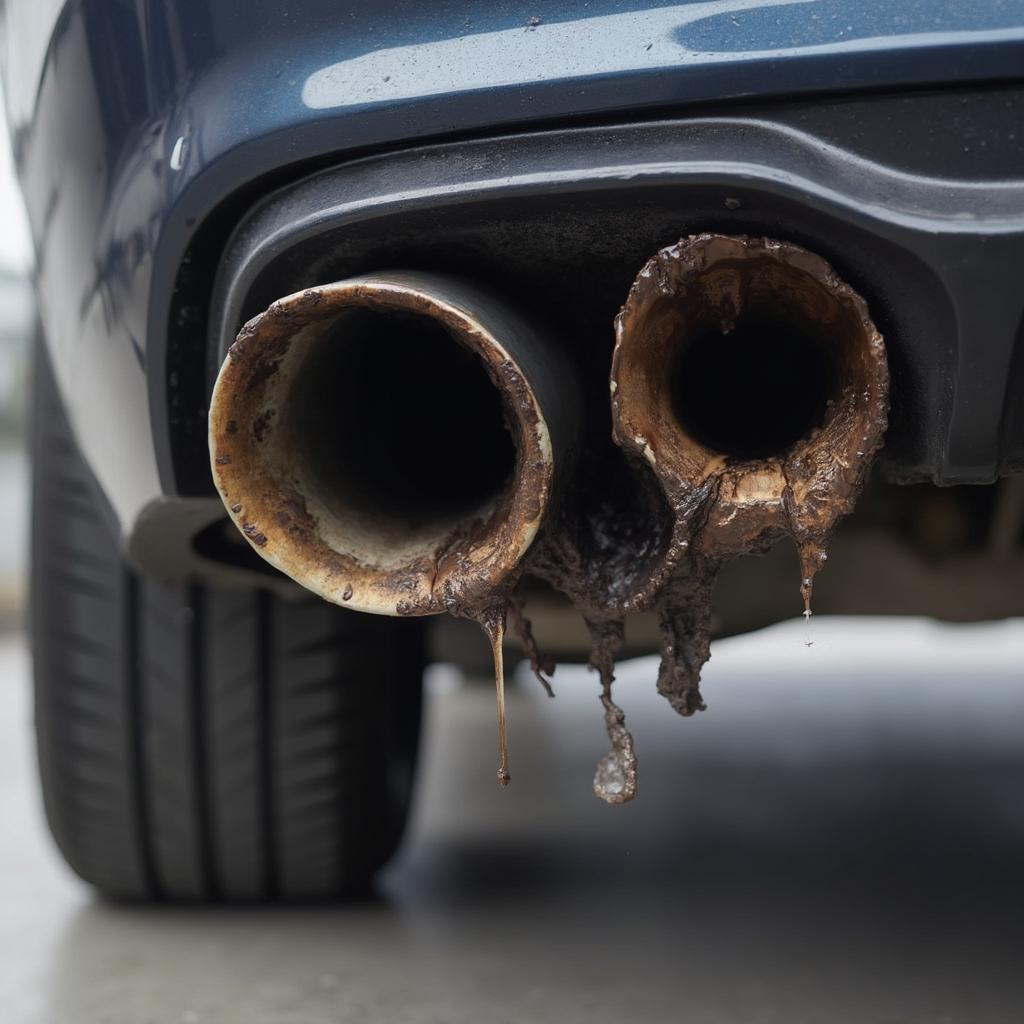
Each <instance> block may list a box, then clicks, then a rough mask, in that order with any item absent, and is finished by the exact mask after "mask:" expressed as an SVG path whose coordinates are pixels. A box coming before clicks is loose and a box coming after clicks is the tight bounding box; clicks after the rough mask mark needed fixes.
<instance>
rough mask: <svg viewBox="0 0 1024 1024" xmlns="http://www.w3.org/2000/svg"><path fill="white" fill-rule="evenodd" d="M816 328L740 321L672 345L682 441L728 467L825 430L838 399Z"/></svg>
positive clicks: (764, 318) (828, 353)
mask: <svg viewBox="0 0 1024 1024" xmlns="http://www.w3.org/2000/svg"><path fill="white" fill-rule="evenodd" d="M818 330H820V326H819V325H814V324H804V323H800V322H799V321H794V320H791V319H790V320H785V319H782V318H780V317H778V316H776V315H772V314H771V313H770V312H767V311H765V312H754V311H751V312H749V313H745V314H744V315H743V316H741V317H740V318H739V319H738V320H737V322H736V325H735V326H734V327H733V328H732V329H731V330H729V331H728V333H725V332H724V331H723V329H722V328H721V326H712V325H708V326H705V327H703V328H702V329H698V330H697V331H694V332H692V333H691V334H690V336H689V337H686V336H685V334H686V328H685V326H684V325H680V331H681V333H683V334H684V336H683V337H682V338H681V339H679V340H677V341H676V342H675V344H676V345H677V346H678V350H677V353H676V356H675V358H674V360H673V364H672V367H671V369H670V371H669V380H668V387H669V390H670V399H671V402H672V411H673V414H674V416H675V418H676V421H677V422H678V424H679V426H680V427H681V428H682V430H683V432H684V433H685V434H688V435H689V436H690V437H692V438H693V439H694V440H695V441H697V442H698V443H700V444H702V445H704V446H705V447H706V448H709V449H711V450H712V451H716V452H720V453H721V454H722V455H726V456H728V457H729V458H732V459H738V460H749V459H762V458H765V457H767V456H769V455H778V454H779V453H781V452H785V451H788V450H789V449H790V448H791V447H792V446H793V445H794V444H795V443H796V442H797V441H799V440H800V439H801V438H802V437H805V436H806V435H808V434H810V433H811V432H812V431H813V430H815V429H816V428H820V427H822V426H823V424H824V421H825V417H826V414H827V412H828V409H829V407H830V404H833V403H834V401H835V399H836V398H837V397H838V384H839V367H838V366H837V359H836V354H835V352H834V351H833V350H831V349H830V347H828V346H827V345H824V344H823V343H822V339H821V338H820V337H818V336H817V334H816V331H818Z"/></svg>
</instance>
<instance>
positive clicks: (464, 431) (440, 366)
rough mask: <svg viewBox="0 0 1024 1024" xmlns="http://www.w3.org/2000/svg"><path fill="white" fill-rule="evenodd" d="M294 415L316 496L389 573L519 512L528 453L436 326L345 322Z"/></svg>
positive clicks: (353, 314) (328, 342)
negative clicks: (523, 459)
mask: <svg viewBox="0 0 1024 1024" xmlns="http://www.w3.org/2000/svg"><path fill="white" fill-rule="evenodd" d="M287 410H288V411H287V413H286V416H285V422H284V424H283V428H284V430H285V431H286V433H287V435H288V443H289V444H290V446H291V448H292V451H293V452H294V453H295V456H294V457H295V458H297V459H298V460H300V461H301V462H302V463H303V468H302V474H303V478H304V480H305V482H306V491H307V493H308V494H309V495H310V497H311V498H312V499H313V500H314V501H315V502H316V503H318V504H319V505H321V506H322V507H323V508H324V509H326V510H327V511H328V512H329V513H330V514H331V516H332V517H334V519H335V520H337V522H338V523H339V524H345V528H347V530H348V531H350V532H353V533H354V532H358V533H359V534H361V535H362V536H363V537H365V538H366V540H367V542H368V543H371V544H374V545H376V546H377V548H378V549H379V553H378V555H377V558H378V561H379V562H382V561H383V559H385V558H387V559H388V561H390V562H392V563H394V564H398V563H401V562H402V561H403V560H404V559H406V558H408V557H410V555H411V554H415V552H417V551H418V550H420V549H421V548H422V547H423V545H424V544H425V543H430V542H431V541H432V540H433V541H439V540H441V541H443V539H444V537H445V536H447V535H448V534H449V533H451V531H452V530H453V529H454V528H456V527H457V526H458V524H460V523H462V522H463V521H472V520H473V519H476V518H481V517H482V518H486V513H487V511H488V510H489V509H491V508H492V507H493V506H495V505H497V504H500V503H501V502H502V501H507V500H508V494H507V492H508V490H509V489H510V487H511V485H512V479H513V475H514V471H515V464H516V448H515V444H514V442H513V439H512V435H511V433H510V428H509V426H508V421H509V418H510V417H509V413H508V411H507V409H506V407H505V402H504V400H503V398H502V395H501V392H500V391H499V390H498V389H497V388H496V387H495V385H494V384H493V383H492V381H491V379H490V377H488V375H487V370H486V368H485V366H484V363H483V361H482V359H481V358H480V357H479V355H477V354H476V353H474V352H472V351H470V350H468V349H467V348H466V347H465V346H464V344H462V343H460V341H459V340H458V339H457V338H455V337H453V335H452V333H451V331H450V330H449V329H448V328H446V327H444V326H443V325H441V324H439V323H438V322H437V321H435V320H433V319H431V318H429V317H427V316H424V315H421V314H417V313H403V312H400V311H389V312H384V311H380V310H373V309H353V310H349V311H347V312H345V313H342V314H341V315H340V316H338V317H337V318H336V319H335V320H334V321H333V322H332V323H331V324H330V325H329V326H327V327H326V328H325V329H324V330H323V331H322V332H321V333H320V335H319V337H318V338H317V339H316V340H315V341H314V342H312V343H311V344H310V345H309V347H308V351H307V354H306V356H305V358H304V360H303V363H302V365H301V366H300V367H299V369H298V370H297V372H296V376H295V380H294V383H293V384H292V389H291V395H290V398H289V401H288V405H287ZM385 551H386V552H387V554H386V555H385V554H384V552H385Z"/></svg>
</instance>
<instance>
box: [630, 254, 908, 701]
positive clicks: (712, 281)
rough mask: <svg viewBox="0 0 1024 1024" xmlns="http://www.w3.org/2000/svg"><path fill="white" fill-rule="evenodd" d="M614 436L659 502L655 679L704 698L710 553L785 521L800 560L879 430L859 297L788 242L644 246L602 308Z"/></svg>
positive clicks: (806, 583) (853, 485) (875, 340)
mask: <svg viewBox="0 0 1024 1024" xmlns="http://www.w3.org/2000/svg"><path fill="white" fill-rule="evenodd" d="M615 330H616V344H615V352H614V356H613V364H612V374H611V392H612V422H613V433H614V437H615V440H616V442H617V443H618V444H619V445H620V446H621V447H622V448H623V449H624V450H626V451H627V452H630V453H632V454H633V455H634V456H636V457H637V458H638V459H641V460H643V461H645V462H646V463H647V464H648V465H649V467H650V469H651V471H652V472H653V474H654V476H655V477H656V478H657V480H658V483H659V485H660V487H661V489H662V491H663V493H664V495H665V497H666V499H667V501H668V503H669V505H670V506H671V509H672V512H673V516H674V520H675V526H674V531H673V541H672V545H671V550H670V552H669V554H668V556H667V557H666V558H665V559H664V561H663V564H662V566H661V567H660V568H659V571H658V573H657V574H656V575H655V576H652V578H651V579H650V580H649V581H647V583H646V585H645V586H646V591H645V593H643V594H642V595H640V596H639V597H638V600H637V603H643V604H656V605H657V607H658V609H659V612H660V615H661V620H662V631H663V637H664V639H663V650H662V655H663V658H662V671H661V675H660V678H659V684H658V686H659V690H660V691H661V692H662V693H664V694H665V695H666V696H667V697H668V698H669V699H670V701H671V702H672V704H673V706H674V707H676V709H677V710H679V711H680V712H681V713H683V714H691V713H692V712H693V711H695V710H700V709H701V708H703V706H704V705H703V702H702V700H701V698H700V693H699V689H698V682H699V673H700V668H701V666H702V665H703V663H704V662H705V661H706V660H707V657H708V653H709V641H708V634H709V627H710V622H709V606H710V593H711V588H712V586H713V582H714V578H715V576H716V574H717V569H718V566H719V565H720V564H721V561H722V560H723V559H725V558H729V557H732V556H735V555H739V554H743V553H746V552H759V551H763V550H765V549H766V548H767V547H768V546H769V545H770V544H771V543H772V542H773V541H774V540H776V539H777V538H779V537H780V536H782V535H784V534H789V535H790V536H792V537H793V539H794V541H795V542H796V544H797V548H798V551H799V555H800V567H801V577H800V578H801V584H800V591H801V594H802V596H803V600H804V610H805V614H806V615H808V616H809V615H810V601H811V588H812V585H813V580H814V576H815V573H816V572H817V571H818V569H820V568H821V566H822V564H823V563H824V561H825V558H826V557H827V553H826V547H827V543H828V539H829V537H830V536H831V533H832V531H833V529H834V528H835V526H836V524H837V522H838V521H839V519H840V518H841V517H842V516H843V515H845V514H847V513H848V512H850V511H851V510H852V508H853V505H854V502H855V500H856V498H857V495H858V494H859V492H860V489H861V487H862V486H863V484H864V482H865V479H866V477H867V474H868V470H869V469H870V466H871V463H872V461H873V459H874V457H875V454H876V453H877V451H878V449H879V447H880V446H881V444H882V438H883V435H884V433H885V428H886V424H887V417H888V390H889V374H888V369H887V365H886V358H885V346H884V344H883V341H882V337H881V335H880V334H879V332H878V331H877V329H876V328H875V325H874V324H873V323H872V321H871V318H870V315H869V313H868V309H867V305H866V303H865V302H864V300H863V299H862V298H861V297H860V296H859V295H858V294H857V293H856V292H855V291H854V290H853V289H852V288H851V287H850V286H849V285H848V284H846V283H844V282H843V281H842V280H840V279H839V277H838V276H837V275H836V273H835V271H834V270H833V269H832V268H831V267H830V266H829V264H828V263H826V262H825V260H823V259H822V258H821V257H819V256H816V255H815V254H813V253H811V252H808V251H807V250H806V249H802V248H801V247H799V246H797V245H793V244H791V243H788V242H778V241H773V240H771V239H766V238H748V237H733V236H727V235H717V234H702V235H695V236H691V237H690V238H686V239H683V240H682V241H680V242H679V243H678V244H676V245H672V246H669V247H668V248H665V249H662V250H661V251H660V252H659V253H657V254H656V255H655V256H654V257H653V258H652V259H651V260H649V261H648V263H647V264H646V265H645V266H644V268H643V269H642V270H641V271H640V274H639V276H638V277H637V279H636V281H635V282H634V284H633V287H632V289H631V291H630V293H629V297H628V298H627V300H626V303H625V305H624V306H623V308H622V310H621V312H620V313H619V315H618V317H617V318H616V323H615Z"/></svg>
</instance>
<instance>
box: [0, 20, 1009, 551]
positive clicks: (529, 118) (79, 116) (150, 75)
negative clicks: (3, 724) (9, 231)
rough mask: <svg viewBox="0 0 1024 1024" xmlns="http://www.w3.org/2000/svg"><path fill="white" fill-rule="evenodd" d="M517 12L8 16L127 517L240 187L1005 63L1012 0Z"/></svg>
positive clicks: (61, 331) (21, 139)
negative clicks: (476, 137)
mask: <svg viewBox="0 0 1024 1024" xmlns="http://www.w3.org/2000/svg"><path fill="white" fill-rule="evenodd" d="M534 7H535V9H532V8H528V7H526V6H524V5H523V4H521V3H518V2H514V3H513V2H494V0H449V2H437V3H433V2H432V3H422V2H419V0H392V2H387V0H373V2H369V0H356V2H348V3H340V2H339V0H302V2H289V0H204V2H181V3H174V4H169V3H165V2H162V0H73V2H71V3H68V4H67V5H66V6H65V8H64V9H63V10H62V11H61V12H60V14H59V16H58V17H56V19H55V22H54V24H53V33H52V39H51V40H50V43H49V45H48V46H47V47H46V48H45V50H44V49H43V48H42V47H37V48H32V47H27V48H26V53H22V50H21V48H22V45H23V43H24V38H23V32H22V31H20V30H19V31H13V32H11V33H10V34H9V35H8V38H7V40H6V44H5V45H6V48H7V52H8V56H7V59H6V61H5V64H6V68H7V89H8V106H9V109H10V112H11V120H12V132H13V138H14V145H15V154H16V158H17V162H18V166H19V171H20V174H21V178H22V182H23V186H24V190H25V194H26V199H27V202H28V207H29V213H30V219H31V222H32V226H33V231H34V235H35V242H36V247H37V254H38V265H39V287H40V293H41V296H42V306H41V309H42V316H43V320H44V325H45V328H46V333H47V337H48V338H49V341H50V344H51V346H52V347H53V350H54V354H55V363H56V366H57V373H58V378H59V381H60V384H61V387H62V389H63V392H64V394H65V396H66V398H67V400H68V405H69V411H70V414H71V418H72V422H73V424H74V425H75V427H76V430H77V431H78V434H79V437H80V438H81V440H82V442H83V445H84V448H85V451H86V454H87V457H88V458H89V460H90V462H91V463H92V465H93V467H94V469H95V470H96V472H97V475H98V476H99V479H100V481H101V483H102V484H103V486H104V488H105V489H106V490H107V492H108V494H109V495H110V496H111V499H112V501H113V504H114V506H115V509H116V511H117V513H118V515H119V517H120V519H121V522H122V526H123V527H124V529H125V530H126V531H127V530H130V529H131V527H132V524H133V523H134V522H135V520H136V519H137V517H138V516H139V515H140V514H141V512H142V511H143V509H144V508H145V507H146V505H147V504H149V503H150V502H151V501H153V500H156V499H157V498H158V497H159V496H160V495H161V494H167V493H173V492H174V490H175V481H174V479H173V473H172V470H171V463H170V458H169V450H168V447H169V440H168V430H169V428H168V422H169V417H170V416H171V415H172V414H173V409H169V408H168V406H167V388H166V380H165V373H166V361H165V357H166V343H167V325H168V316H169V310H170V308H171V307H170V296H171V290H172V288H173V285H174V281H175V278H176V275H177V273H178V269H179V266H180V263H181V260H182V258H183V256H184V254H185V252H186V249H187V246H188V244H189V241H190V239H191V238H192V237H193V235H194V233H195V231H196V230H197V229H198V228H199V227H200V226H201V225H202V224H203V223H204V222H205V221H206V220H207V218H208V217H209V216H210V215H211V214H212V213H213V212H214V211H216V210H217V209H218V208H219V207H220V204H221V203H222V202H223V201H224V200H225V199H226V198H227V197H228V196H229V195H231V194H232V193H233V192H235V191H236V190H238V189H239V188H241V187H242V186H244V185H246V184H247V183H249V182H253V181H256V180H257V179H260V178H261V177H262V176H263V175H266V174H268V173H270V172H275V171H279V170H281V169H282V168H296V169H298V168H300V167H301V166H302V165H303V163H304V162H306V161H310V160H315V159H320V158H324V157H326V156H328V155H331V156H333V157H336V158H337V159H339V160H340V159H344V158H346V157H347V156H350V155H352V154H355V153H362V152H366V151H368V150H374V149H380V148H383V147H400V146H403V145H406V144H408V143H410V142H412V141H416V140H422V139H425V138H427V137H431V136H439V135H449V134H452V133H459V134H466V133H475V132H487V133H498V132H501V131H505V130H510V129H513V128H517V127H521V126H525V125H531V124H538V123H550V122H552V121H560V122H571V121H574V120H580V119H583V118H593V117H612V116H615V117H620V118H630V117H636V116H641V115H642V114H643V113H644V112H645V111H652V110H673V111H679V110H683V109H686V110H692V109H694V108H697V107H699V105H700V104H704V103H708V102H712V101H720V100H725V99H730V98H737V97H768V96H795V95H799V94H808V93H815V92H833V91H839V90H861V89H894V88H900V87H906V86H919V85H928V84H935V83H950V82H953V81H960V82H969V81H985V80H994V79H1002V78H1012V77H1016V78H1019V77H1022V75H1024V2H1022V0H987V2H985V3H971V4H968V3H963V2H962V0H917V2H901V3H892V2H890V0H874V2H863V0H861V2H853V0H786V2H782V0H706V2H697V3H652V2H650V0H648V2H636V0H589V2H584V0H564V2H561V3H559V4H557V5H554V4H551V3H549V2H546V0H541V2H538V3H537V4H535V5H534ZM54 9H55V8H54V5H53V4H52V3H49V4H40V3H39V0H8V2H7V12H6V20H7V24H8V26H9V27H10V28H14V29H23V27H24V25H25V24H27V23H28V22H31V20H32V18H33V17H34V16H35V15H34V14H33V11H35V12H36V13H37V14H38V16H39V17H41V18H42V19H43V20H42V24H43V25H44V26H48V24H49V22H50V21H53V19H52V18H49V20H48V12H49V11H52V10H54ZM45 30H46V31H48V27H47V28H46V29H45ZM37 35H38V33H37ZM36 52H38V53H39V54H40V55H41V57H42V61H43V62H42V65H41V66H37V63H36V62H34V61H33V59H32V56H31V55H32V54H33V53H36ZM198 329H201V328H197V330H198ZM154 438H155V448H154Z"/></svg>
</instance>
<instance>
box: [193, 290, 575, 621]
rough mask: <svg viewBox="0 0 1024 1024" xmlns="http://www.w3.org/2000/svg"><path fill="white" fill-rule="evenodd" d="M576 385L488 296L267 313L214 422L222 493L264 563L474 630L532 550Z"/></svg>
mask: <svg viewBox="0 0 1024 1024" xmlns="http://www.w3.org/2000/svg"><path fill="white" fill-rule="evenodd" d="M573 390H574V389H573V382H572V381H567V380H565V379H564V377H563V376H561V375H560V371H559V370H558V369H557V367H556V364H555V363H554V361H553V357H552V355H551V351H550V346H546V345H544V344H543V343H542V341H541V340H540V339H539V338H538V337H537V335H536V334H535V333H534V331H533V330H532V329H531V328H530V327H529V326H527V324H526V323H524V322H523V321H522V320H521V319H520V318H519V317H517V316H515V315H513V314H511V313H510V312H509V311H508V310H506V309H505V308H504V307H502V306H501V304H500V303H498V302H496V301H495V300H494V299H493V298H492V297H491V296H489V295H487V294H485V293H482V292H480V291H478V290H477V289H475V288H472V287H470V286H468V285H465V284H462V283H460V282H457V281H450V280H447V279H444V278H440V277H436V276H434V275H430V274H420V273H411V272H410V273H397V272H396V273H386V274H375V275H371V276H366V277H359V278H354V279H351V280H347V281H341V282H337V283H334V284H328V285H322V286H319V287H316V288H311V289H308V290H306V291H303V292H299V293H296V294H294V295H290V296H288V297H286V298H283V299H280V300H279V301H277V302H275V303H274V304H273V305H272V306H271V307H270V308H269V309H268V310H267V311H266V312H265V313H263V314H261V315H260V316H257V317H256V318H254V319H253V320H251V321H250V322H249V323H247V324H246V325H245V327H244V328H243V329H242V331H241V332H240V333H239V335H238V339H237V341H236V342H235V344H234V345H233V346H232V348H231V351H230V353H229V354H228V357H227V359H226V360H225V362H224V365H223V366H222V368H221V371H220V375H219V376H218V378H217V384H216V387H215V389H214V394H213V400H212V404H211V408H210V455H211V463H212V467H213V474H214V479H215V481H216V484H217V488H218V490H219V491H220V494H221V497H222V498H223V500H224V504H225V506H226V507H227V509H228V511H229V513H230V515H231V517H232V519H233V520H234V522H235V524H236V525H237V526H238V528H239V530H241V532H242V534H243V535H244V536H245V537H246V539H247V540H248V541H249V543H250V544H251V545H252V546H253V548H254V549H255V550H256V551H257V552H258V553H259V554H260V555H261V556H262V557H263V558H265V559H266V560H267V561H268V562H270V563H271V564H272V565H274V566H276V567H277V568H278V569H280V570H281V571H282V572H284V573H286V574H287V575H288V576H290V577H292V578H293V579H294V580H296V581H297V582H299V583H301V584H302V585H303V586H305V587H307V588H309V589H310V590H312V591H314V592H315V593H317V594H319V595H320V596H321V597H323V598H325V599H326V600H328V601H332V602H334V603H336V604H341V605H345V606H347V607H351V608H355V609H359V610H361V611H366V612H378V613H383V614H388V615H425V614H431V613H435V612H442V611H451V612H454V613H456V614H475V613H476V612H478V610H479V609H481V608H483V607H485V606H486V605H488V604H489V603H490V602H493V601H494V600H495V594H500V593H501V591H502V588H503V587H506V586H507V584H508V582H509V581H510V578H511V577H512V576H513V575H514V573H515V571H516V569H517V567H518V566H519V564H520V562H521V560H522V558H523V556H524V554H525V553H526V551H527V549H528V548H529V547H530V544H531V542H532V541H533V539H534V537H535V536H536V534H537V530H538V528H539V526H540V524H541V520H542V519H543V517H544V514H545V511H546V509H547V507H548V504H549V501H550V499H551V495H552V490H553V486H554V479H555V473H556V465H557V464H558V463H559V462H560V461H562V460H563V459H564V458H565V457H566V453H567V450H568V447H569V444H570V434H571V432H572V430H573V429H574V423H573V422H570V421H571V417H572V402H571V401H569V400H567V398H566V396H567V395H569V394H571V393H572V391H573Z"/></svg>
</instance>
